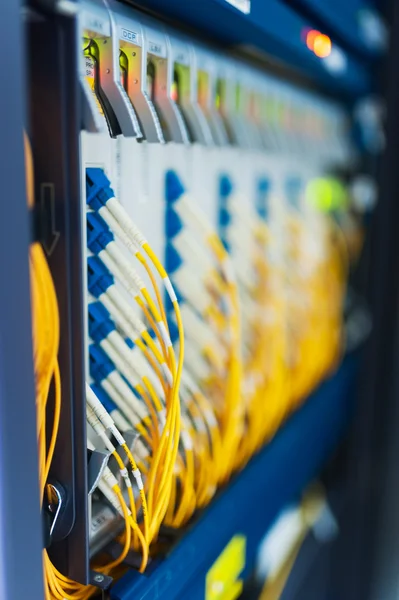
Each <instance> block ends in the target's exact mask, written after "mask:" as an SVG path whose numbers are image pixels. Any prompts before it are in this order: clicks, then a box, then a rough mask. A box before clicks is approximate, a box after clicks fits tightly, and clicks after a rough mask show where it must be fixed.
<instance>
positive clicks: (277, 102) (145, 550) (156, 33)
mask: <svg viewBox="0 0 399 600" xmlns="http://www.w3.org/2000/svg"><path fill="white" fill-rule="evenodd" d="M151 4H153V6H150V5H151ZM215 4H218V3H215ZM220 4H222V3H220ZM165 5H167V6H165V14H163V13H162V10H161V11H159V7H158V6H157V3H156V2H154V3H149V6H148V7H147V8H149V7H150V8H152V9H154V10H152V11H151V12H149V11H148V10H146V11H143V10H141V9H140V8H138V7H137V6H135V7H133V6H132V5H130V4H129V3H123V2H119V1H117V0H80V1H78V2H76V3H75V2H72V1H71V2H69V1H68V2H66V1H61V2H58V3H55V4H54V5H53V4H52V3H51V2H50V3H48V4H46V5H44V4H43V3H41V2H33V3H31V5H30V6H29V7H26V10H25V12H24V15H23V19H24V28H25V29H24V32H25V34H26V81H25V87H26V97H27V118H26V121H25V126H24V131H22V130H21V136H22V134H23V136H24V157H25V177H26V197H27V212H29V215H30V218H31V220H32V223H33V226H32V232H33V233H32V236H31V240H30V241H31V244H30V249H29V266H30V290H31V314H32V332H33V333H32V339H33V371H34V378H35V387H34V390H35V397H36V418H37V427H36V432H37V447H38V451H37V452H38V465H39V468H38V482H39V491H40V512H41V519H40V520H41V522H42V531H43V539H44V541H43V586H44V598H45V599H46V600H55V599H57V600H59V599H64V598H68V599H70V600H74V599H75V600H78V599H80V600H84V599H88V598H92V597H93V598H94V597H102V598H110V599H112V600H129V599H133V598H135V599H136V598H152V597H153V598H158V597H162V598H197V597H198V598H201V597H202V598H206V599H209V600H211V599H212V600H217V599H218V600H219V599H220V600H221V599H222V598H227V597H229V598H237V597H239V595H240V594H241V592H242V590H243V586H244V581H245V579H246V577H248V576H249V574H250V573H251V571H252V569H253V567H254V561H255V557H256V551H257V548H258V546H259V543H260V541H261V539H262V537H263V536H264V534H265V532H266V531H267V529H268V528H269V527H270V525H271V523H272V522H273V520H274V519H275V518H276V516H277V515H278V513H279V511H280V510H281V509H282V508H283V507H284V506H285V504H286V503H287V502H289V501H292V500H293V498H296V497H298V496H299V494H300V493H301V492H302V491H303V489H304V488H305V486H306V485H307V484H308V483H309V482H310V481H311V479H312V478H313V477H315V476H316V475H317V474H318V473H319V472H320V470H321V468H322V467H323V465H324V463H325V461H326V459H327V458H328V456H329V455H330V454H331V452H332V451H333V449H334V448H335V447H336V445H337V443H338V441H339V439H340V437H341V435H342V433H343V431H344V430H345V426H346V423H347V422H348V419H349V415H350V413H351V402H352V393H351V390H352V386H353V380H354V374H355V372H356V365H357V356H356V353H353V347H355V346H357V345H358V344H359V340H362V339H363V337H364V335H365V332H367V331H368V328H369V322H368V315H367V311H363V313H362V312H361V311H360V313H361V314H360V317H359V311H358V312H357V313H356V314H357V318H358V319H360V321H361V318H363V321H361V324H360V326H358V325H356V323H355V324H354V325H353V320H352V321H351V320H350V319H349V325H348V319H347V315H348V310H349V312H350V308H351V306H352V305H353V294H352V295H351V294H348V286H349V288H350V286H351V284H350V280H351V274H352V272H353V270H354V269H355V268H356V265H357V262H358V260H359V256H360V255H361V251H362V246H363V241H364V236H365V231H366V226H365V221H366V218H367V217H368V215H367V214H366V213H367V212H369V211H370V207H371V205H372V201H370V202H369V201H368V199H369V198H370V195H371V196H372V195H373V185H372V183H370V181H369V179H367V177H366V176H363V178H356V177H357V176H358V174H359V172H361V169H362V151H363V149H362V147H361V145H360V144H359V143H358V141H357V140H356V137H355V136H354V135H353V119H352V110H351V102H352V100H353V99H355V98H357V97H359V95H360V94H361V93H362V92H363V91H364V89H365V88H367V78H368V73H367V72H366V69H364V67H363V66H362V65H361V64H360V62H358V58H357V57H356V58H354V59H353V58H352V55H351V50H350V49H349V50H348V51H347V50H346V49H345V50H342V49H341V48H340V47H339V46H335V44H334V41H331V39H330V37H329V36H328V35H327V34H325V33H323V32H320V31H318V30H316V29H315V28H314V27H311V26H307V25H306V26H305V27H304V26H303V23H305V21H304V19H303V17H299V16H298V15H297V14H296V13H294V12H293V10H292V9H288V8H287V7H286V6H285V5H284V4H281V3H280V2H277V1H275V5H276V6H278V10H281V15H282V16H284V15H286V14H290V15H291V14H292V20H291V21H287V22H289V23H290V24H291V26H292V27H293V28H296V29H295V30H297V29H298V31H300V40H296V41H295V43H300V44H301V47H300V52H301V53H304V56H306V60H305V59H304V60H305V62H304V63H303V64H305V65H308V66H310V65H313V67H312V68H313V71H312V75H310V74H309V77H308V78H306V79H304V80H302V79H301V78H299V81H298V79H297V78H295V77H292V76H291V74H290V76H288V74H287V71H285V70H284V69H280V68H275V66H271V65H270V63H269V62H268V63H265V62H263V60H259V56H258V58H257V60H255V59H254V58H253V56H252V57H251V56H250V55H251V54H254V53H253V52H248V51H245V52H242V51H239V49H237V47H236V48H234V50H233V49H232V48H229V47H228V45H227V44H224V45H223V46H222V47H221V44H220V42H221V41H223V40H217V39H216V38H215V36H212V35H210V36H208V39H206V38H205V37H204V35H203V33H204V24H202V26H201V25H198V27H197V30H195V29H193V28H192V27H191V28H190V27H189V26H188V25H190V24H191V26H192V25H193V24H196V23H193V20H194V21H196V19H200V16H199V15H198V14H197V13H196V12H195V10H193V13H192V19H191V22H190V20H187V19H186V22H185V17H184V12H185V11H184V10H183V11H182V19H181V20H180V21H179V19H176V3H174V2H166V3H165ZM255 5H256V2H253V3H252V5H251V2H250V1H248V2H230V3H229V4H228V7H227V8H226V7H223V10H224V9H226V10H228V11H229V12H228V15H230V16H231V18H232V19H236V18H238V17H240V18H243V19H244V17H242V14H244V15H248V19H252V18H253V14H254V11H255ZM215 10H216V9H215ZM217 10H221V9H220V7H218V9H217ZM276 10H277V9H276ZM287 11H288V13H287ZM279 14H280V13H279ZM165 17H166V18H165ZM171 17H175V18H174V19H173V18H171ZM240 22H241V21H240ZM242 23H243V32H244V31H245V30H246V28H248V27H249V23H250V21H249V20H247V21H242ZM230 26H231V25H229V26H228V27H227V29H226V32H225V34H223V36H222V38H223V37H226V36H227V37H228V35H229V34H228V31H229V28H230ZM212 29H213V27H211V28H210V31H211V33H212ZM258 34H259V32H258ZM243 35H244V34H243ZM262 35H263V36H264V38H265V39H267V33H266V32H263V34H262ZM244 37H245V36H244ZM262 40H263V37H262ZM262 43H263V42H262ZM320 44H321V45H323V44H324V46H323V47H322V48H321V46H320ZM288 46H289V45H287V48H288ZM316 46H317V48H319V49H317V48H316ZM332 49H333V51H334V52H337V53H338V54H336V56H340V57H341V59H342V57H344V59H342V60H344V61H345V65H346V67H345V68H346V70H345V73H344V74H342V73H340V72H338V73H337V74H335V75H331V72H329V69H331V67H330V66H328V67H327V66H325V65H324V62H323V61H325V60H326V59H328V57H329V56H330V54H331V51H332ZM247 50H248V49H247ZM263 50H264V48H261V45H260V46H259V52H260V51H262V52H263ZM267 51H268V52H269V53H270V52H271V53H272V54H273V51H272V50H270V49H269V48H268V50H267ZM287 52H291V50H287ZM276 54H279V51H278V50H277V47H276ZM283 54H284V53H283ZM278 58H279V59H284V60H287V55H286V56H279V57H278ZM298 60H299V59H298ZM335 60H338V59H335ZM292 63H293V64H292V66H293V67H295V61H292ZM327 64H330V63H327ZM302 69H303V67H302ZM300 70H301V69H299V71H300ZM322 72H323V74H321V73H322ZM352 72H353V73H354V74H355V75H354V77H353V78H352V77H351V75H350V74H351V73H352ZM334 77H336V80H334ZM312 78H313V79H314V81H318V82H319V83H320V85H319V86H317V85H309V79H312ZM332 81H336V88H337V89H336V90H335V92H336V93H333V94H329V93H327V92H326V85H327V84H328V85H329V84H330V83H331V82H332ZM327 87H328V86H327ZM338 90H340V91H338ZM341 92H342V93H341ZM349 98H350V99H351V100H350V102H349ZM366 196H367V198H366V199H365V197H366ZM351 299H352V300H351ZM348 306H349V309H348ZM352 307H353V306H352ZM357 323H359V321H358V322H357ZM351 324H352V329H353V330H354V332H353V331H352V330H351V327H350V326H351ZM359 331H360V333H359ZM266 490H269V491H268V492H267V493H266ZM260 498H262V500H261V501H260V500H259V499H260ZM201 548H202V549H206V552H207V555H206V557H205V556H200V555H201ZM36 597H37V598H39V596H32V598H34V599H35V600H36Z"/></svg>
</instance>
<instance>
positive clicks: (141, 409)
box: [101, 371, 148, 425]
mask: <svg viewBox="0 0 399 600" xmlns="http://www.w3.org/2000/svg"><path fill="white" fill-rule="evenodd" d="M101 385H102V387H103V388H104V390H105V391H106V392H107V394H108V395H109V397H110V398H111V399H112V400H113V401H114V402H115V404H116V405H117V407H118V408H119V409H120V410H121V411H122V413H123V414H124V415H125V417H126V418H127V419H128V420H129V421H130V423H132V425H139V424H140V423H141V421H143V420H144V419H145V418H146V417H147V416H148V413H147V409H146V407H145V405H144V404H143V403H142V402H140V400H139V399H138V398H136V396H135V395H134V394H133V392H132V390H131V389H130V387H129V386H128V385H127V383H126V382H125V381H124V379H123V378H122V377H121V375H120V374H119V373H118V372H117V371H113V372H112V373H110V374H109V375H108V377H107V378H106V379H103V381H102V382H101Z"/></svg>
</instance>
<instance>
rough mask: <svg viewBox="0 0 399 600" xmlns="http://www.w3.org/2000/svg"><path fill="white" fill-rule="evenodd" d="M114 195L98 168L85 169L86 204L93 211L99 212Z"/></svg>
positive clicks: (109, 183)
mask: <svg viewBox="0 0 399 600" xmlns="http://www.w3.org/2000/svg"><path fill="white" fill-rule="evenodd" d="M114 197H115V194H114V191H113V189H112V187H111V182H110V180H109V179H108V177H107V176H106V174H105V173H104V171H103V169H100V168H99V167H88V168H87V169H86V202H87V204H88V205H89V206H90V207H91V208H92V209H93V210H99V209H100V208H101V207H102V206H105V205H106V204H107V202H108V200H109V199H110V198H114Z"/></svg>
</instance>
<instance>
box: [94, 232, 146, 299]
mask: <svg viewBox="0 0 399 600" xmlns="http://www.w3.org/2000/svg"><path fill="white" fill-rule="evenodd" d="M113 245H114V246H115V247H116V248H117V249H118V250H119V248H118V247H117V245H116V244H115V242H110V243H109V244H108V246H107V248H106V249H105V250H102V251H101V252H99V254H98V257H99V258H100V259H101V260H102V261H103V263H104V265H105V266H106V267H107V269H108V271H109V272H110V273H111V275H113V277H115V278H116V279H117V280H118V281H119V282H120V283H121V284H122V285H123V286H124V287H125V289H126V291H127V292H128V293H129V294H132V296H133V297H136V296H138V295H139V294H140V288H139V287H138V286H137V285H136V282H135V281H133V280H131V279H130V278H129V277H127V276H126V275H125V272H124V271H123V269H122V268H121V267H120V265H119V264H118V263H117V262H116V261H115V260H114V258H113V256H112V255H111V253H110V252H109V247H110V246H111V247H112V246H113ZM120 254H121V256H123V254H122V253H120ZM127 262H128V261H127Z"/></svg>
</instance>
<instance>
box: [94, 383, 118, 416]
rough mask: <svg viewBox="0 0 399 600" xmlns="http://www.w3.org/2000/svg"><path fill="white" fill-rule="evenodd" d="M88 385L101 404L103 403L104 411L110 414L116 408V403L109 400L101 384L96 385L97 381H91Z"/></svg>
mask: <svg viewBox="0 0 399 600" xmlns="http://www.w3.org/2000/svg"><path fill="white" fill-rule="evenodd" d="M90 387H91V389H92V390H93V392H94V393H95V395H96V396H97V398H98V399H99V400H100V402H101V404H102V405H103V407H104V408H105V410H106V411H108V412H109V413H110V414H111V413H112V412H113V411H114V410H117V409H118V407H117V406H116V404H115V403H114V402H113V401H112V400H111V398H110V397H109V396H108V394H107V392H106V391H105V390H103V388H102V387H101V385H98V384H97V383H92V384H91V386H90Z"/></svg>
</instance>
